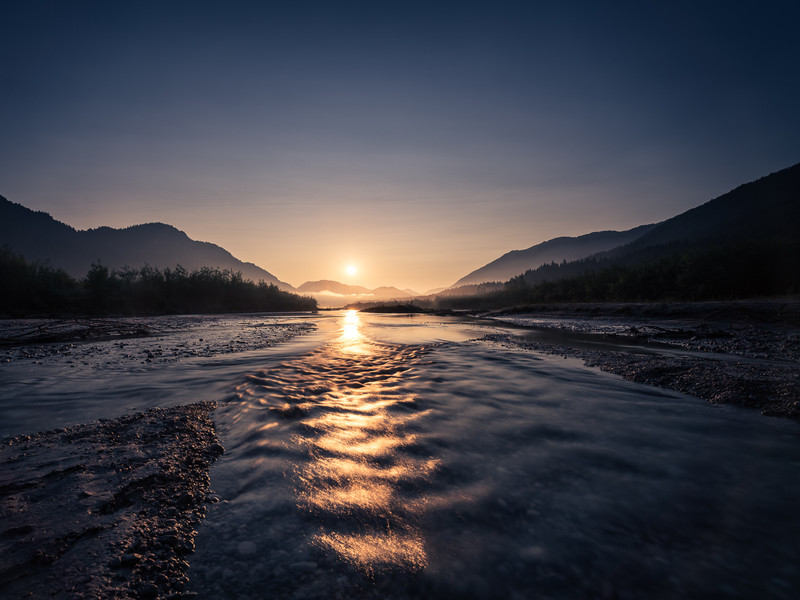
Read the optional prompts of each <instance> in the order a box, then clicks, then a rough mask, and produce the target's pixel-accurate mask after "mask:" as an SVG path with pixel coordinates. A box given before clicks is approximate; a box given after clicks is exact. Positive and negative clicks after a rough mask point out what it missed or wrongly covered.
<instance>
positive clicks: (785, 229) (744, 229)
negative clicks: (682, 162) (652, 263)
mask: <svg viewBox="0 0 800 600" xmlns="http://www.w3.org/2000/svg"><path fill="white" fill-rule="evenodd" d="M798 236H800V163H798V164H796V165H794V166H793V167H789V168H787V169H783V170H781V171H777V172H775V173H771V174H770V175H767V176H765V177H762V178H760V179H758V180H756V181H751V182H750V183H745V184H744V185H740V186H739V187H737V188H735V189H733V190H732V191H730V192H728V193H726V194H723V195H722V196H719V197H717V198H714V199H713V200H709V201H708V202H706V203H705V204H701V205H700V206H698V207H696V208H692V209H690V210H687V211H686V212H683V213H681V214H679V215H676V216H674V217H672V218H671V219H667V220H666V221H663V222H662V223H660V224H658V225H656V226H655V227H653V228H652V229H650V230H649V231H647V232H646V233H645V234H644V235H642V236H640V237H639V238H637V239H636V240H633V241H632V242H631V243H629V244H626V245H624V246H621V247H619V248H615V249H613V250H611V251H610V252H607V253H605V254H601V255H598V258H601V257H602V258H614V257H621V256H625V255H628V256H630V255H633V254H636V253H641V252H643V251H644V250H645V249H648V248H650V249H652V248H656V247H660V248H663V249H664V251H665V252H669V251H671V250H670V249H671V248H673V247H675V246H677V245H681V246H692V247H697V246H708V245H710V244H715V245H719V244H742V243H743V242H748V243H765V242H767V243H776V242H794V241H796V240H797V239H798ZM648 254H652V251H650V252H648Z"/></svg>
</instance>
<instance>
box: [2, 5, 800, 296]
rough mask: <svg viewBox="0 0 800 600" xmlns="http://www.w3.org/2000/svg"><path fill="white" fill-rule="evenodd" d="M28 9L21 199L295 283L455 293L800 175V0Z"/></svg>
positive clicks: (10, 96) (15, 77)
mask: <svg viewBox="0 0 800 600" xmlns="http://www.w3.org/2000/svg"><path fill="white" fill-rule="evenodd" d="M3 6H4V9H3V15H4V17H3V20H4V25H5V27H4V31H3V36H1V37H0V51H1V52H2V56H3V60H2V61H0V84H1V85H2V90H3V91H2V93H1V94H0V194H1V195H3V196H5V197H6V198H8V199H9V200H11V201H13V202H17V203H20V204H22V205H24V206H27V207H28V208H31V209H34V210H41V211H46V212H48V213H50V214H51V215H52V216H53V217H54V218H56V219H58V220H60V221H63V222H65V223H68V224H69V225H72V226H73V227H76V228H78V229H87V228H92V227H98V226H102V225H108V226H112V227H126V226H129V225H134V224H138V223H146V222H155V221H160V222H164V223H169V224H171V225H174V226H175V227H177V228H179V229H181V230H183V231H185V232H186V233H187V234H188V235H189V236H190V237H191V238H193V239H198V240H203V241H209V242H213V243H215V244H218V245H220V246H222V247H224V248H226V249H227V250H229V251H230V252H231V253H232V254H233V255H234V256H236V257H237V258H239V259H241V260H244V261H248V262H254V263H256V264H257V265H259V266H261V267H263V268H265V269H267V270H268V271H270V272H271V273H273V274H274V275H276V276H277V277H278V278H279V279H281V280H283V281H287V282H289V283H291V284H292V285H295V286H298V285H300V284H302V283H303V282H304V281H310V280H318V279H335V280H338V281H342V282H344V283H350V284H358V285H363V286H366V287H370V288H372V287H377V286H380V285H393V286H396V287H399V288H412V289H415V290H417V291H420V292H423V291H426V290H428V289H430V288H434V287H441V286H448V285H451V284H453V283H454V282H455V281H456V280H458V279H459V278H461V277H463V276H464V275H466V274H467V273H469V272H471V271H472V270H474V269H477V268H479V267H481V266H483V265H484V264H486V263H488V262H490V261H491V260H494V259H495V258H497V257H499V256H500V255H502V254H504V253H505V252H508V251H510V250H514V249H523V248H527V247H530V246H532V245H534V244H537V243H540V242H542V241H545V240H547V239H551V238H553V237H558V236H562V235H581V234H584V233H589V232H591V231H598V230H607V229H616V230H623V229H628V228H631V227H634V226H637V225H640V224H643V223H652V222H657V221H660V220H663V219H666V218H669V217H671V216H674V215H675V214H678V213H680V212H683V211H684V210H687V209H689V208H692V207H694V206H697V205H699V204H702V203H703V202H705V201H707V200H709V199H711V198H714V197H716V196H719V195H721V194H723V193H725V192H727V191H729V190H730V189H732V188H734V187H736V186H737V185H739V184H742V183H745V182H747V181H751V180H753V179H757V178H759V177H761V176H764V175H767V174H769V173H770V172H774V171H777V170H779V169H782V168H785V167H788V166H790V165H792V164H795V163H797V162H800V111H798V110H797V103H798V97H800V61H798V58H800V36H798V35H797V30H796V29H797V23H799V22H800V3H798V2H796V0H793V1H786V2H783V1H780V2H770V1H769V0H761V1H759V2H749V1H746V0H745V1H742V2H736V3H732V2H702V1H699V2H698V1H696V0H695V1H693V2H684V1H682V0H673V1H670V2H658V1H655V2H641V1H637V2H623V1H620V2H580V1H569V0H560V1H555V2H549V1H535V0H528V1H526V2H506V1H503V0H497V1H492V2H488V1H486V2H468V1H463V0H462V1H459V2H437V1H435V0H428V1H426V2H415V1H413V0H408V1H403V2H399V1H390V0H387V1H375V0H372V1H370V2H347V1H344V0H343V1H339V2H331V1H326V2H310V1H302V0H298V1H295V2H280V3H278V2H266V1H261V2H237V1H234V0H228V1H225V2H204V1H202V0H193V1H172V0H159V1H158V2H151V1H149V0H137V1H121V0H113V1H112V0H103V1H97V2H88V1H82V0H70V1H66V0H62V1H58V2H42V1H39V0H23V1H20V2H18V1H17V0H11V1H6V2H4V5H3ZM348 266H352V267H355V268H356V272H355V273H354V274H348V273H347V272H346V268H347V267H348Z"/></svg>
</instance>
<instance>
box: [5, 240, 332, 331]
mask: <svg viewBox="0 0 800 600" xmlns="http://www.w3.org/2000/svg"><path fill="white" fill-rule="evenodd" d="M0 289H2V294H0V315H6V316H14V317H26V316H40V315H42V316H44V315H48V316H63V315H109V314H116V315H157V314H193V313H227V312H265V311H276V312H278V311H280V312H282V311H295V310H298V311H305V310H316V309H317V301H316V300H314V299H313V298H310V297H308V296H299V295H297V294H293V293H291V292H286V291H283V290H281V289H280V288H278V286H276V285H274V284H271V283H266V282H264V281H259V282H258V283H255V282H253V281H250V280H246V279H244V278H243V277H242V274H241V273H240V272H237V273H234V272H233V271H230V270H220V269H216V268H210V267H203V268H202V269H197V270H193V271H191V272H189V271H187V270H186V269H184V268H183V267H181V266H180V265H178V266H176V267H175V268H174V269H169V268H165V269H157V268H153V267H151V266H149V265H145V266H144V267H140V268H138V269H135V268H130V267H124V268H122V269H113V270H111V269H109V268H108V267H106V266H104V265H102V264H101V263H100V262H97V263H93V264H92V266H91V268H90V269H89V271H88V272H87V273H86V276H85V277H83V278H82V279H76V278H74V277H71V276H70V275H69V274H67V273H66V272H65V271H63V270H62V269H57V268H54V267H52V266H50V265H48V264H42V263H39V262H29V261H27V260H26V259H25V258H24V257H23V256H21V255H18V254H15V253H14V252H13V251H12V250H11V249H9V248H8V247H4V248H3V249H1V250H0Z"/></svg>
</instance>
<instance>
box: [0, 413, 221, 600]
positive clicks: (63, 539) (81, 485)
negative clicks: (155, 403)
mask: <svg viewBox="0 0 800 600" xmlns="http://www.w3.org/2000/svg"><path fill="white" fill-rule="evenodd" d="M215 408H216V403H214V402H200V403H197V404H189V405H184V406H177V407H173V408H153V409H150V410H147V411H145V412H141V413H137V414H134V415H129V416H124V417H120V418H117V419H109V420H101V421H98V422H95V423H90V424H84V425H76V426H72V427H67V428H64V429H57V430H53V431H47V432H42V433H37V434H34V435H22V436H17V437H15V438H11V439H7V440H3V441H2V443H0V490H2V491H0V536H2V545H1V546H0V548H1V549H2V550H0V596H2V597H4V598H45V597H46V598H57V599H79V598H103V599H117V598H119V599H122V598H130V597H135V598H173V599H178V598H190V597H194V596H193V595H192V594H189V593H188V592H187V593H184V591H183V590H184V587H185V586H186V583H187V581H188V580H187V577H186V574H185V573H186V569H187V568H188V563H187V562H186V560H185V557H186V556H187V555H188V554H189V553H191V552H192V551H193V550H194V538H195V535H196V533H197V527H198V526H199V524H200V522H201V521H202V519H203V518H204V516H205V512H206V504H207V503H208V502H211V501H213V500H214V498H213V497H212V496H210V495H209V494H210V490H209V483H210V479H209V468H210V464H211V463H212V462H213V461H214V460H216V459H217V458H218V457H219V456H220V455H221V454H222V452H223V448H222V446H221V445H220V443H219V440H218V439H217V434H216V431H215V429H214V423H213V420H212V416H211V415H212V412H213V411H214V410H215Z"/></svg>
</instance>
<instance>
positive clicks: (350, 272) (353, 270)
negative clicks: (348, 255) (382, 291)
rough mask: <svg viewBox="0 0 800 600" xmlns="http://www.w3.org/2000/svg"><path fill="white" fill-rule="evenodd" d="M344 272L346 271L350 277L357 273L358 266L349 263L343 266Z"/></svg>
mask: <svg viewBox="0 0 800 600" xmlns="http://www.w3.org/2000/svg"><path fill="white" fill-rule="evenodd" d="M344 272H345V273H347V274H348V275H349V276H350V277H352V276H353V275H355V274H356V273H358V267H357V266H355V265H354V264H349V265H347V266H346V267H345V268H344Z"/></svg>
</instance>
